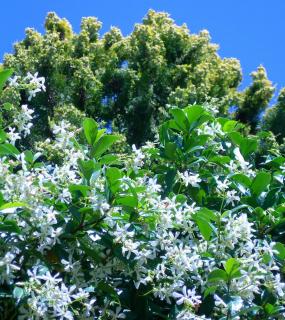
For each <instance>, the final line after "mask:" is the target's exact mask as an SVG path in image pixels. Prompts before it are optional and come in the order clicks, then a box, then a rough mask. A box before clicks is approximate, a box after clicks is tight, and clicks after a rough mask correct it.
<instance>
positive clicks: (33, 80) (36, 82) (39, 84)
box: [25, 72, 46, 101]
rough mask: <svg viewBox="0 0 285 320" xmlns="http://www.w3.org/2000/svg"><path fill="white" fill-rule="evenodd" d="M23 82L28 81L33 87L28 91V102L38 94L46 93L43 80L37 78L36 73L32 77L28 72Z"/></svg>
mask: <svg viewBox="0 0 285 320" xmlns="http://www.w3.org/2000/svg"><path fill="white" fill-rule="evenodd" d="M25 80H28V81H29V82H30V84H32V85H33V87H34V88H33V89H31V90H29V98H28V100H29V101H30V100H31V99H32V98H34V97H35V96H36V94H37V93H38V92H41V91H46V87H45V78H44V77H38V72H36V73H35V74H34V75H32V74H31V73H30V72H28V74H27V76H26V77H25Z"/></svg>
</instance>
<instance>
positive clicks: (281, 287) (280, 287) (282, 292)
mask: <svg viewBox="0 0 285 320" xmlns="http://www.w3.org/2000/svg"><path fill="white" fill-rule="evenodd" d="M273 286H274V289H275V290H276V292H277V293H278V295H279V296H280V297H284V296H285V283H284V282H281V279H280V274H279V273H278V274H276V276H275V279H274V282H273Z"/></svg>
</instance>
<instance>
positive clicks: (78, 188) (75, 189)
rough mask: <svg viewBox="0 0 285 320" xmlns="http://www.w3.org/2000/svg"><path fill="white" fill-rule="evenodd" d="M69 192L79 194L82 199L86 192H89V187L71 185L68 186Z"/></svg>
mask: <svg viewBox="0 0 285 320" xmlns="http://www.w3.org/2000/svg"><path fill="white" fill-rule="evenodd" d="M69 191H70V192H80V193H81V194H82V195H83V196H84V197H86V196H87V194H88V192H89V191H90V187H89V186H86V185H77V184H72V185H70V186H69Z"/></svg>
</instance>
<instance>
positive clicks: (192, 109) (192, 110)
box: [184, 105, 206, 123]
mask: <svg viewBox="0 0 285 320" xmlns="http://www.w3.org/2000/svg"><path fill="white" fill-rule="evenodd" d="M184 111H185V113H186V115H187V118H188V121H189V122H190V123H193V122H195V121H197V120H198V119H199V118H200V117H201V116H202V115H203V114H205V113H206V112H205V109H204V108H203V107H201V106H198V105H194V106H189V107H186V108H185V109H184Z"/></svg>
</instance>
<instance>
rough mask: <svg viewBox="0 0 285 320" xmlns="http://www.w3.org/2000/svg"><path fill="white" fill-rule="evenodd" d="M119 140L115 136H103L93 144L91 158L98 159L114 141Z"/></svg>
mask: <svg viewBox="0 0 285 320" xmlns="http://www.w3.org/2000/svg"><path fill="white" fill-rule="evenodd" d="M118 140H119V137H118V136H115V135H111V134H110V135H104V136H102V137H101V138H100V139H99V140H98V141H97V142H96V143H95V144H94V149H93V150H92V156H93V157H95V158H98V157H100V156H101V155H102V154H103V153H104V152H105V151H107V150H108V149H109V148H110V147H111V146H112V145H113V144H114V143H115V142H116V141H118Z"/></svg>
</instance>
